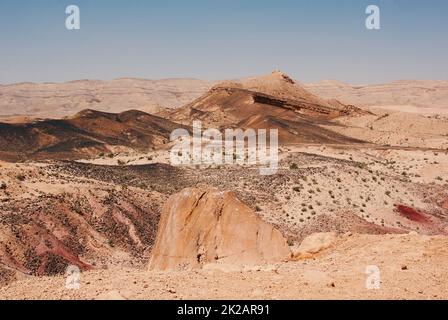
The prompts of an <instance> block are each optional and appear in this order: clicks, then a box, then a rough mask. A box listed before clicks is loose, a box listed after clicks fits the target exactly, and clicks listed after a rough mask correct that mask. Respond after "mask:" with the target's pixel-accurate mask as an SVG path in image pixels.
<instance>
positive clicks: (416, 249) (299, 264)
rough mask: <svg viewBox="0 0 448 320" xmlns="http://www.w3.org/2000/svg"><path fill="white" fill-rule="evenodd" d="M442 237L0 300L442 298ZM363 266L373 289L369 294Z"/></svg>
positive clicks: (447, 247) (446, 282)
mask: <svg viewBox="0 0 448 320" xmlns="http://www.w3.org/2000/svg"><path fill="white" fill-rule="evenodd" d="M447 261H448V238H447V237H439V236H438V237H427V236H419V235H417V234H407V235H384V236H367V235H351V234H345V235H343V236H341V237H340V238H339V239H338V240H337V241H336V242H335V243H334V244H333V246H332V247H330V248H329V249H326V250H324V251H323V252H321V253H318V254H317V255H315V256H314V257H313V258H312V259H309V260H302V261H296V262H288V263H282V264H278V265H271V266H256V267H253V268H252V269H251V270H247V269H246V271H235V270H233V269H232V268H227V267H226V266H223V267H222V270H214V271H205V270H198V271H183V272H165V273H155V272H149V271H145V270H136V269H123V268H120V269H110V270H96V271H90V272H86V273H82V274H81V275H80V289H79V290H74V289H67V288H66V286H65V282H66V278H65V277H45V278H25V279H22V280H19V281H17V282H14V283H12V284H10V285H9V286H7V287H3V288H1V289H0V298H1V299H113V300H116V299H242V300H245V299H448V264H447ZM368 266H377V267H378V268H379V271H380V273H379V279H380V287H379V289H367V286H366V282H368V279H369V274H368V273H366V271H367V270H368V269H366V268H368Z"/></svg>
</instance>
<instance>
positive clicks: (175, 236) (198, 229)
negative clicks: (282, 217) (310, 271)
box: [149, 188, 291, 271]
mask: <svg viewBox="0 0 448 320" xmlns="http://www.w3.org/2000/svg"><path fill="white" fill-rule="evenodd" d="M290 257H291V251H290V249H289V247H288V245H287V242H286V240H285V238H284V237H283V236H282V234H281V233H280V232H279V231H278V230H276V229H275V228H273V227H272V226H271V225H269V224H268V223H266V222H264V221H262V220H261V219H260V218H259V217H258V216H257V215H256V214H255V212H254V211H253V210H252V209H250V208H249V207H248V206H246V205H245V204H244V203H242V202H241V201H239V200H238V199H237V197H236V196H235V194H234V193H233V192H220V191H218V190H216V189H202V190H200V189H194V188H191V189H185V190H183V191H181V192H180V193H178V194H176V195H173V196H172V197H170V198H169V199H168V201H167V202H166V204H165V206H164V208H163V210H162V217H161V220H160V223H159V229H158V234H157V238H156V242H155V245H154V248H153V250H152V254H151V259H150V264H149V269H150V270H161V271H163V270H179V269H180V270H181V269H200V268H202V267H204V266H206V265H210V264H213V265H226V266H229V265H234V266H251V265H260V264H269V263H276V262H281V261H284V260H286V259H289V258H290Z"/></svg>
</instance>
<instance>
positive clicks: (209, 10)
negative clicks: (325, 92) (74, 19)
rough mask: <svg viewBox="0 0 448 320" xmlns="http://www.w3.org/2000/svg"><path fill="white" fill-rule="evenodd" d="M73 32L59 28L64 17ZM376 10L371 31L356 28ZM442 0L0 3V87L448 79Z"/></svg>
mask: <svg viewBox="0 0 448 320" xmlns="http://www.w3.org/2000/svg"><path fill="white" fill-rule="evenodd" d="M71 4H75V5H78V6H79V7H80V11H81V29H80V30H75V31H68V30H67V29H66V28H65V19H66V17H67V15H66V14H65V8H66V7H67V6H68V5H71ZM369 4H376V5H378V6H379V7H380V9H381V30H375V31H372V30H367V29H366V28H365V26H364V22H365V18H366V17H367V15H366V14H365V8H366V7H367V5H369ZM447 12H448V2H446V1H443V0H430V1H413V2H412V3H410V2H409V1H405V0H392V1H387V0H376V1H371V0H369V1H365V0H359V1H357V0H342V1H338V2H336V1H330V0H317V1H313V2H312V3H310V2H309V1H293V0H284V1H281V2H279V1H274V0H263V1H256V2H254V1H250V0H246V1H244V0H239V1H238V0H229V1H213V2H211V1H206V0H196V1H192V2H186V1H180V0H168V1H166V0H165V1H151V2H148V1H141V0H130V1H114V2H111V1H105V0H96V1H85V0H78V1H75V0H73V1H57V0H42V1H31V0H17V1H12V0H4V1H2V2H1V3H0V29H1V30H2V31H1V32H0V42H1V43H2V44H3V45H2V52H1V53H0V57H1V59H0V84H2V85H9V84H16V83H22V82H34V83H61V82H68V81H76V80H83V79H86V80H96V79H98V80H112V79H120V78H138V79H150V80H160V79H180V78H191V79H200V80H212V81H219V80H225V79H238V78H243V77H250V76H257V75H262V74H267V73H270V72H271V71H273V70H281V71H283V72H286V73H288V74H289V75H290V76H291V77H293V78H294V79H296V80H298V81H301V82H305V83H310V82H318V81H322V80H331V79H334V80H337V81H341V82H345V83H349V84H354V85H363V84H379V83H387V82H392V81H398V80H446V79H448V77H447V75H448V63H447V61H446V52H447V51H448V50H447V49H448V39H447V37H446V34H448V20H447V19H446V13H447Z"/></svg>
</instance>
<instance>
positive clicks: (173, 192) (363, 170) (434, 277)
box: [0, 71, 448, 300]
mask: <svg viewBox="0 0 448 320" xmlns="http://www.w3.org/2000/svg"><path fill="white" fill-rule="evenodd" d="M0 114H1V115H0V299H112V300H115V299H119V300H122V299H243V300H244V299H293V300H295V299H448V268H447V266H448V188H447V187H448V81H410V80H409V81H396V82H392V83H387V84H378V85H350V84H346V83H342V82H339V81H333V80H331V81H330V80H327V81H321V82H318V83H302V82H300V81H298V80H295V79H292V78H291V77H290V76H289V75H288V74H286V73H284V72H281V71H273V72H272V73H270V74H268V75H264V76H255V77H250V78H243V79H236V80H226V81H202V80H195V79H169V80H157V81H156V80H143V79H118V80H112V81H90V80H82V81H72V82H69V83H45V84H35V83H21V84H14V85H0ZM193 121H201V123H202V124H203V126H204V129H207V128H216V129H218V130H220V131H224V130H225V129H227V128H241V129H243V130H247V129H255V130H259V129H276V130H278V137H279V165H278V171H277V172H276V174H273V175H260V173H259V171H258V167H257V166H254V165H248V164H242V165H228V164H222V165H213V164H211V165H210V164H204V165H184V166H174V165H172V163H171V162H170V150H171V148H172V146H173V141H171V140H170V135H171V133H172V132H173V130H175V129H179V128H182V129H185V130H186V131H188V132H191V131H192V122H193ZM233 157H234V158H236V156H235V154H233ZM69 266H76V267H77V268H79V269H80V270H81V274H80V275H79V289H69V288H67V287H66V280H67V277H68V276H69V275H67V268H68V267H69ZM369 266H370V267H371V266H375V267H376V268H377V270H378V271H379V274H378V276H379V277H380V278H378V282H377V286H376V287H375V288H370V287H369V286H368V285H367V282H368V281H369V273H368V271H366V270H369Z"/></svg>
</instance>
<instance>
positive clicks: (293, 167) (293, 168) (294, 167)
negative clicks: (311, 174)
mask: <svg viewBox="0 0 448 320" xmlns="http://www.w3.org/2000/svg"><path fill="white" fill-rule="evenodd" d="M289 169H291V170H297V169H299V166H298V165H297V163H292V164H291V165H290V166H289Z"/></svg>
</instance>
